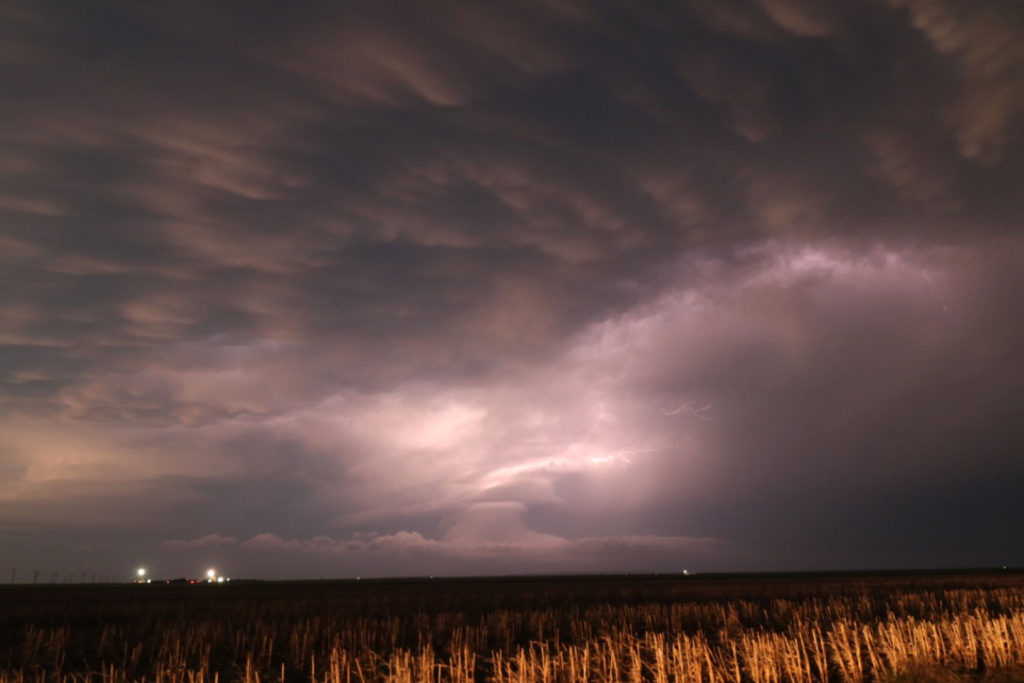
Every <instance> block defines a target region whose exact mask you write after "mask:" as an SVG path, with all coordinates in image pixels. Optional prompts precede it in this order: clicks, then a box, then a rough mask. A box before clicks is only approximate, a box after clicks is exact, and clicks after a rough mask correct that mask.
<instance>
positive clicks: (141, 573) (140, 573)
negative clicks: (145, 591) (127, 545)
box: [135, 567, 146, 579]
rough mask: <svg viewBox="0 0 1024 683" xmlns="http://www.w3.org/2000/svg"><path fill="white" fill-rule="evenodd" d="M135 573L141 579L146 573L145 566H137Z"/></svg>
mask: <svg viewBox="0 0 1024 683" xmlns="http://www.w3.org/2000/svg"><path fill="white" fill-rule="evenodd" d="M135 574H136V575H137V576H138V577H139V578H140V579H141V578H142V577H143V576H145V575H146V568H145V567H139V568H138V569H136V570H135Z"/></svg>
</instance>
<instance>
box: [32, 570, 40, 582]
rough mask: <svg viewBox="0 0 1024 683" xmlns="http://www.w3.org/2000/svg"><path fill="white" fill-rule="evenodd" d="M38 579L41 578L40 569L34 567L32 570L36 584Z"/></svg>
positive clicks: (33, 580)
mask: <svg viewBox="0 0 1024 683" xmlns="http://www.w3.org/2000/svg"><path fill="white" fill-rule="evenodd" d="M38 580H39V570H38V569H33V570H32V583H33V584H35V583H36V581H38Z"/></svg>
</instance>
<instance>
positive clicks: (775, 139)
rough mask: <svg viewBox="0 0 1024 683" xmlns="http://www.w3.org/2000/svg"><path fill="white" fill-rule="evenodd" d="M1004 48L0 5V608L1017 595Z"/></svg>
mask: <svg viewBox="0 0 1024 683" xmlns="http://www.w3.org/2000/svg"><path fill="white" fill-rule="evenodd" d="M1022 133H1024V5H1022V4H1021V3H1020V2H1017V1H1016V0H1006V1H1004V2H997V1H984V0H979V1H976V2H963V1H960V0H889V2H882V1H869V0H864V1H858V2H853V1H850V2H841V1H835V2H831V1H830V2H819V1H817V0H749V1H741V0H736V1H730V2H720V1H718V0H688V1H687V2H678V3H670V2H664V1H662V0H658V1H652V2H621V3H620V2H585V1H583V0H549V1H547V2H540V1H530V2H469V1H466V2H436V1H431V2H348V3H341V2H320V3H269V2H268V3H265V4H264V3H256V2H241V1H239V2H234V3H232V2H195V3H193V4H188V3H185V2H174V3H170V2H167V3H149V2H124V3H118V2H4V3H3V4H2V5H0V387H2V389H0V392H2V393H0V572H2V574H0V579H2V580H3V581H6V580H8V573H9V572H10V571H11V570H12V569H17V574H16V580H17V581H30V580H31V577H32V572H33V571H34V570H38V571H39V572H40V574H39V579H38V580H39V581H40V582H42V581H46V580H51V579H53V578H56V580H64V579H67V578H71V579H74V580H76V581H77V580H81V579H82V578H85V577H88V578H89V579H91V578H92V576H93V575H94V574H95V575H96V576H97V577H100V578H103V577H124V576H127V575H129V574H130V573H132V572H134V569H135V567H137V566H140V565H143V566H146V567H147V568H149V570H150V574H151V575H152V576H154V577H174V576H188V575H191V576H194V575H198V574H201V573H202V571H203V570H205V568H206V567H207V566H215V567H217V568H218V569H219V570H220V571H222V572H223V573H226V574H228V575H231V576H247V577H263V578H275V577H280V578H315V577H347V576H356V575H360V576H400V575H427V574H514V573H524V572H531V573H533V572H544V573H547V572H616V571H638V572H639V571H659V572H667V571H682V570H683V569H688V570H690V571H691V572H692V571H747V570H790V569H792V570H802V569H809V570H813V569H859V568H912V567H961V566H982V565H985V566H1002V565H1024V524H1022V523H1021V522H1022V520H1024V402H1022V398H1021V397H1022V394H1024V232H1022V230H1021V228H1022V227H1024V189H1022V188H1024V139H1022V137H1024V136H1022Z"/></svg>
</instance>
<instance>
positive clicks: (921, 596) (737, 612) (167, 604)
mask: <svg viewBox="0 0 1024 683" xmlns="http://www.w3.org/2000/svg"><path fill="white" fill-rule="evenodd" d="M1022 679H1024V575H1020V574H1015V573H995V574H971V575H921V576H911V575H899V576H865V575H860V576H845V577H841V576H818V577H813V576H804V577H793V576H790V577H757V578H752V577H751V578H735V577H734V578H704V577H646V578H643V577H617V578H616V577H600V578H565V579H534V580H526V579H520V580H462V581H455V580H451V581H440V580H433V581H428V580H424V581H390V582H367V581H363V582H322V583H321V582H311V583H294V584H231V585H212V586H208V585H199V586H188V585H184V586H182V585H167V586H156V585H150V586H38V587H36V586H32V587H17V586H9V587H2V588H0V683H13V682H15V681H17V682H18V683H26V682H29V681H32V682H35V681H40V682H41V681H67V682H72V681H73V682H85V681H97V682H100V681H102V682H108V681H109V682H111V683H113V682H117V681H143V680H145V681H149V682H170V681H202V682H209V681H224V682H225V683H227V682H228V681H246V682H255V681H263V682H268V681H313V682H324V683H340V682H341V681H345V682H346V683H350V682H351V681H409V682H413V681H424V682H425V681H492V680H493V681H503V682H505V681H507V682H509V683H511V682H517V683H527V682H533V681H545V682H548V681H551V682H554V681H565V682H567V683H577V682H578V683H583V682H590V681H602V682H604V681H607V682H611V681H653V682H657V683H669V682H676V681H680V682H681V681H711V682H717V681H723V682H724V681H753V682H761V681H766V682H767V681H861V680H869V681H873V680H902V681H916V680H931V681H955V680H991V681H996V680H1002V681H1011V680H1022Z"/></svg>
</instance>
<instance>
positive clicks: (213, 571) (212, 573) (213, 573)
mask: <svg viewBox="0 0 1024 683" xmlns="http://www.w3.org/2000/svg"><path fill="white" fill-rule="evenodd" d="M216 576H217V570H216V569H207V570H206V578H208V579H210V580H211V581H213V579H214V577H216Z"/></svg>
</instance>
